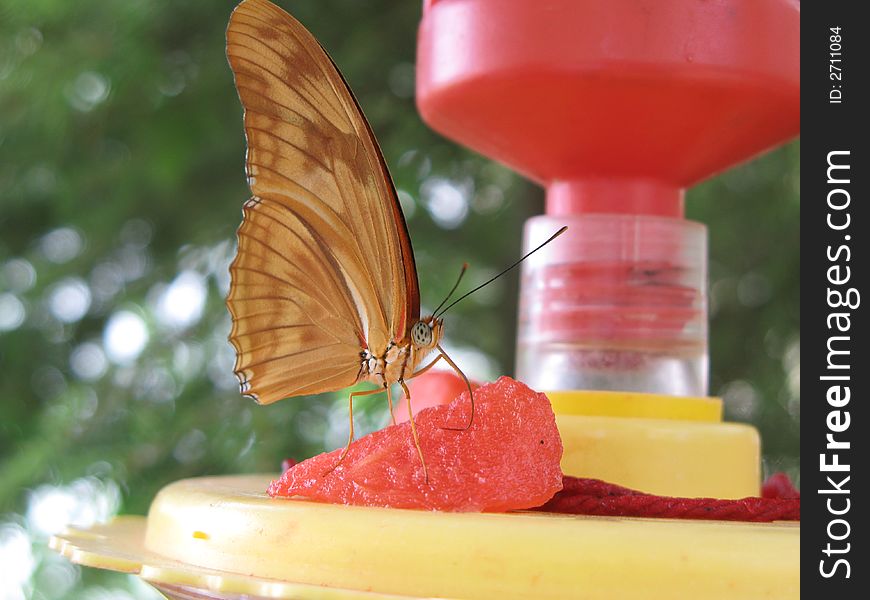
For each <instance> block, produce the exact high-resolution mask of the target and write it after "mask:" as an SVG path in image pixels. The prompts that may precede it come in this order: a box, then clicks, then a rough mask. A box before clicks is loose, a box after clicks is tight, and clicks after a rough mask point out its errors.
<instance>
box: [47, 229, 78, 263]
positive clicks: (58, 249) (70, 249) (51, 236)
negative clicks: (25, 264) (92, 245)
mask: <svg viewBox="0 0 870 600" xmlns="http://www.w3.org/2000/svg"><path fill="white" fill-rule="evenodd" d="M83 248H84V240H83V239H82V236H81V234H80V233H79V232H78V231H76V230H75V229H73V228H72V227H59V228H58V229H55V230H53V231H50V232H48V233H46V234H45V235H44V236H42V239H41V240H40V241H39V249H40V250H41V251H42V254H43V256H45V258H47V259H48V260H50V261H51V262H53V263H57V264H63V263H66V262H69V261H71V260H72V259H74V258H75V257H76V256H78V255H79V253H80V252H81V251H82V249H83Z"/></svg>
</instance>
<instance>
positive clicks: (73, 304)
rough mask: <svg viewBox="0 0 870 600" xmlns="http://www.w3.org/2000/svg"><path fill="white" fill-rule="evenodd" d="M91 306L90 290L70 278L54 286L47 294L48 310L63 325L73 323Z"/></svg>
mask: <svg viewBox="0 0 870 600" xmlns="http://www.w3.org/2000/svg"><path fill="white" fill-rule="evenodd" d="M90 306H91V290H90V288H89V287H88V286H87V284H86V283H85V282H84V281H82V280H81V279H79V278H74V277H70V278H67V279H64V280H62V281H60V282H58V283H57V284H56V285H54V286H53V287H52V288H51V290H50V291H49V294H48V308H49V310H50V311H51V314H52V315H54V317H55V318H56V319H57V320H58V321H61V322H63V323H75V322H76V321H80V320H81V319H82V317H84V316H85V315H86V314H87V312H88V309H89V308H90Z"/></svg>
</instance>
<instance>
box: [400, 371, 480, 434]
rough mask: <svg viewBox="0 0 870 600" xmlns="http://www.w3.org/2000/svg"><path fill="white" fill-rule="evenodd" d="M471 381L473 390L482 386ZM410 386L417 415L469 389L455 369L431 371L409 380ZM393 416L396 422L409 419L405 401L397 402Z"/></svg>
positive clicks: (412, 405) (451, 400)
mask: <svg viewBox="0 0 870 600" xmlns="http://www.w3.org/2000/svg"><path fill="white" fill-rule="evenodd" d="M470 383H471V389H472V390H476V389H477V388H479V387H480V384H479V383H477V382H476V381H472V382H470ZM408 387H409V388H411V408H412V409H413V410H414V414H415V415H416V414H417V413H419V412H420V411H421V410H423V409H426V408H430V407H432V406H441V405H442V404H450V403H451V402H453V400H455V399H456V396H458V395H459V394H461V393H462V392H464V391H465V390H467V389H468V388H467V386H466V385H465V381H464V380H463V379H462V377H460V376H459V375H457V374H456V373H454V372H453V371H429V372H428V373H424V374H423V375H420V376H419V377H415V378H414V379H412V380H411V381H410V382H408ZM393 416H394V417H395V419H396V423H404V422H405V421H407V420H408V407H407V406H405V402H404V401H402V402H396V403H395V406H393Z"/></svg>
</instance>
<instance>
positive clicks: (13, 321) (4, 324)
mask: <svg viewBox="0 0 870 600" xmlns="http://www.w3.org/2000/svg"><path fill="white" fill-rule="evenodd" d="M26 316H27V311H26V310H25V309H24V304H22V302H21V300H19V299H18V298H17V297H16V296H15V295H14V294H8V293H7V294H0V331H12V330H14V329H18V328H19V327H20V326H21V324H22V323H24V318H25V317H26Z"/></svg>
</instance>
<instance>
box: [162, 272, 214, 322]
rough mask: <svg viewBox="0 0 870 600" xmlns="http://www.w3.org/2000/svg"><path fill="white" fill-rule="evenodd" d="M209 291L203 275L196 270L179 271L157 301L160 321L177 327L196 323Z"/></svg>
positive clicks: (200, 315)
mask: <svg viewBox="0 0 870 600" xmlns="http://www.w3.org/2000/svg"><path fill="white" fill-rule="evenodd" d="M207 293H208V292H207V290H206V287H205V280H204V278H203V277H202V275H200V274H199V273H197V272H196V271H183V272H181V273H179V275H178V276H177V277H176V278H175V279H174V280H173V281H172V283H171V284H169V286H168V287H167V288H166V290H165V291H164V292H163V293H162V294H161V295H160V299H159V300H158V301H157V319H158V321H160V323H161V324H163V325H166V326H169V327H176V328H183V327H187V326H189V325H192V324H194V323H196V322H197V321H199V319H200V317H202V309H203V308H204V307H205V299H206V295H207Z"/></svg>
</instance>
